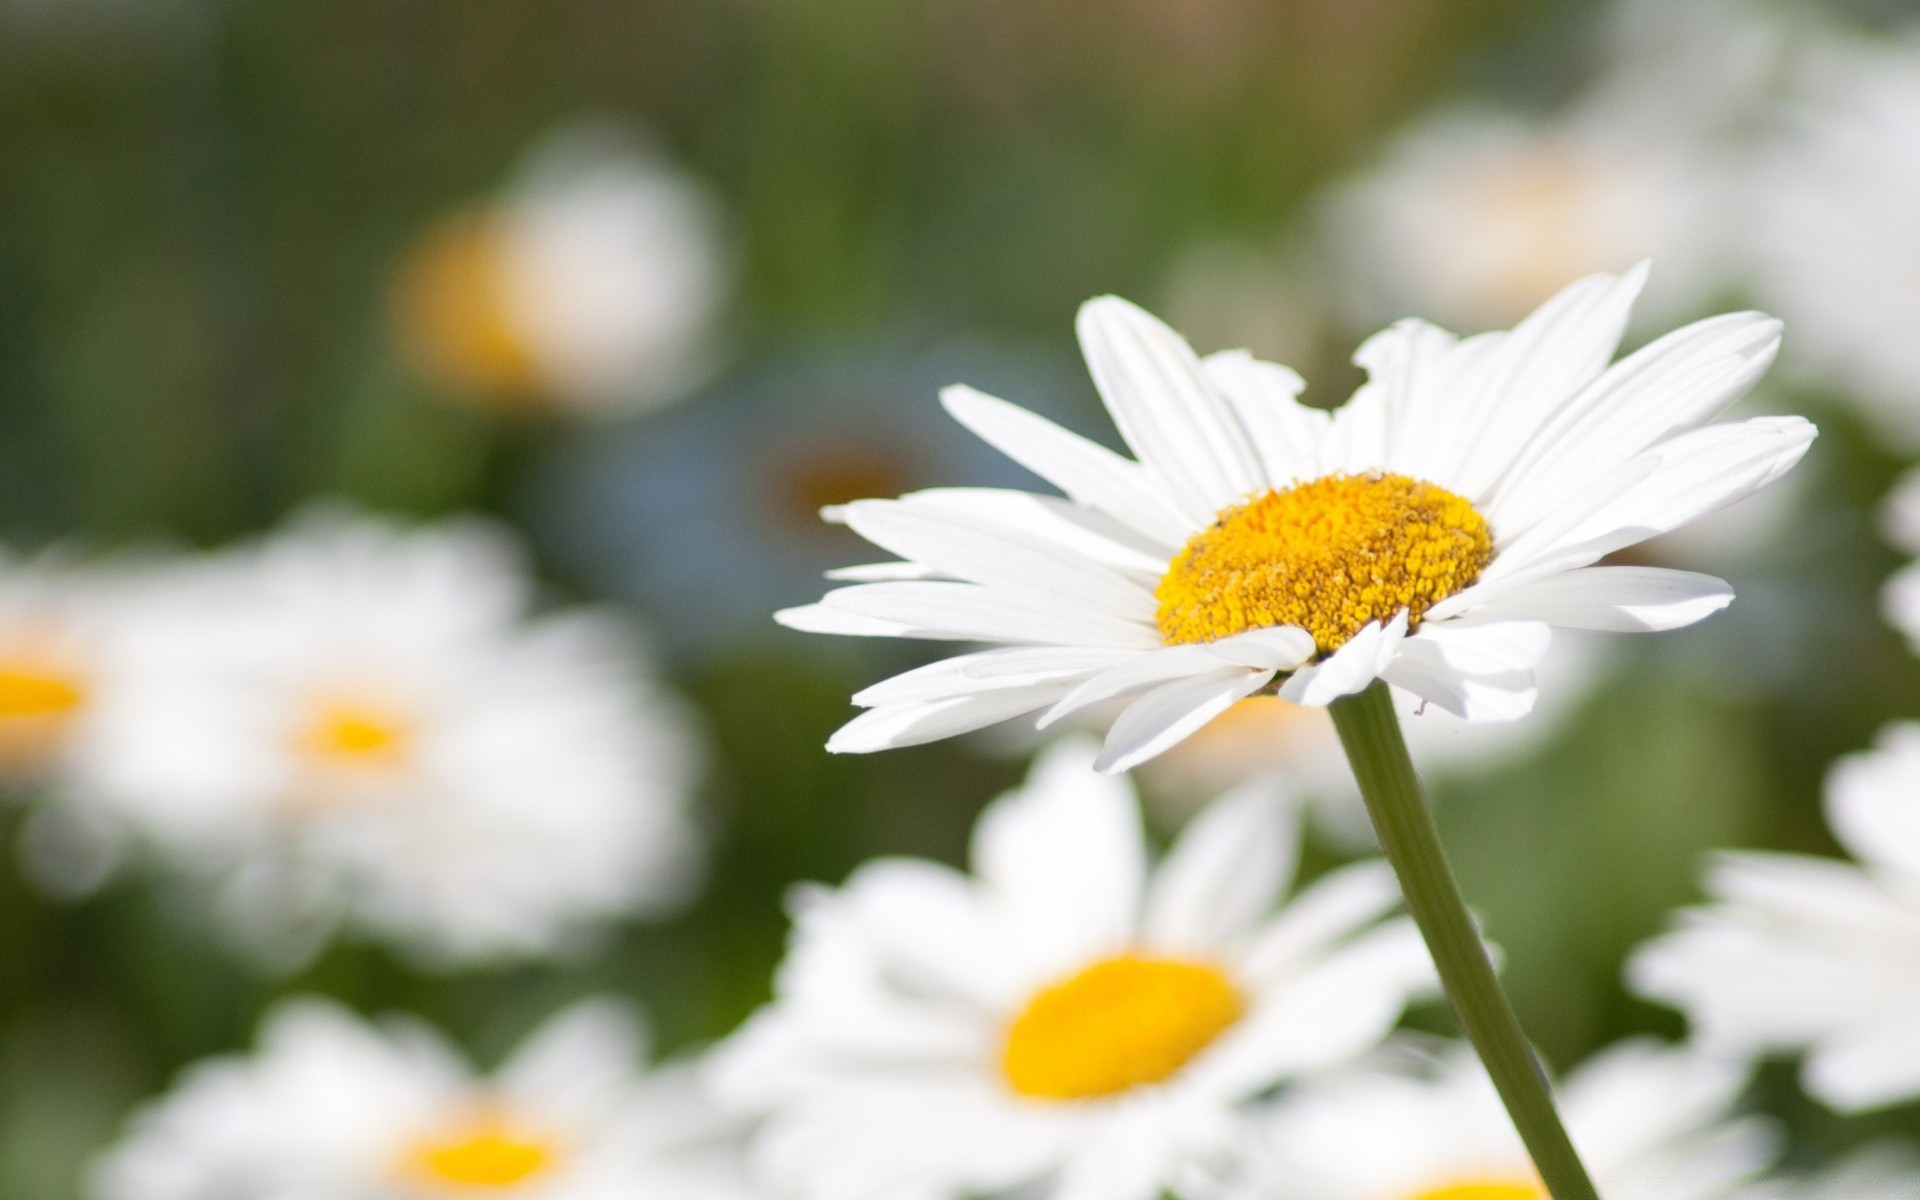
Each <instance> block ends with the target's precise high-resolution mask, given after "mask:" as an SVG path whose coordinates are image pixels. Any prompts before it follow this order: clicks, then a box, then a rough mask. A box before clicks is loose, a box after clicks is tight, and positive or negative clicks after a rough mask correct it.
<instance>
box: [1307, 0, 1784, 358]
mask: <svg viewBox="0 0 1920 1200" xmlns="http://www.w3.org/2000/svg"><path fill="white" fill-rule="evenodd" d="M1778 41H1779V37H1778V34H1777V32H1776V31H1775V30H1774V29H1773V28H1771V27H1770V25H1768V24H1767V23H1765V22H1763V21H1761V20H1759V19H1757V18H1756V17H1755V15H1754V8H1753V6H1752V5H1750V4H1746V3H1740V2H1738V0H1695V2H1688V3H1676V2H1675V0H1652V2H1650V3H1638V4H1628V5H1625V6H1623V7H1622V9H1621V12H1620V14H1619V18H1618V20H1617V26H1616V29H1615V37H1614V45H1613V46H1612V48H1611V52H1610V55H1609V57H1610V59H1611V61H1610V62H1608V63H1607V65H1606V67H1605V68H1604V69H1603V71H1602V73H1601V77H1600V78H1599V79H1598V80H1596V82H1595V83H1594V85H1593V86H1592V87H1591V89H1590V91H1589V92H1588V94H1586V95H1584V96H1582V97H1580V98H1579V99H1577V100H1576V101H1575V102H1573V103H1572V104H1571V105H1569V106H1568V107H1567V108H1566V109H1565V110H1563V111H1561V112H1559V113H1556V114H1554V115H1552V116H1550V117H1544V118H1537V117H1526V116H1520V115H1517V114H1508V113H1502V112H1497V111H1490V110H1479V111H1460V112H1451V113H1444V114H1442V115H1439V116H1437V117H1434V118H1431V119H1429V120H1427V121H1425V122H1424V123H1422V124H1420V125H1418V126H1416V127H1415V128H1413V129H1411V130H1409V131H1408V132H1407V133H1405V134H1404V135H1402V136H1401V137H1400V138H1399V139H1398V140H1397V141H1396V142H1395V143H1394V144H1393V145H1392V146H1391V147H1390V148H1389V150H1388V151H1387V153H1386V155H1385V157H1384V159H1383V161H1381V162H1380V163H1379V165H1377V166H1376V167H1374V168H1373V169H1372V170H1371V171H1370V172H1369V173H1368V174H1366V175H1364V176H1362V177H1360V178H1358V179H1356V180H1354V181H1352V182H1350V183H1348V184H1346V185H1344V186H1342V187H1340V188H1338V189H1337V190H1336V191H1335V192H1334V193H1333V194H1332V195H1331V196H1330V197H1329V200H1328V204H1327V210H1328V223H1329V234H1328V237H1327V239H1326V242H1327V245H1328V247H1329V250H1330V253H1331V254H1332V255H1333V257H1334V259H1335V262H1336V264H1337V266H1336V270H1337V271H1338V274H1339V278H1340V279H1341V283H1342V285H1343V290H1345V291H1346V292H1347V297H1346V300H1347V304H1346V307H1347V308H1349V309H1350V311H1351V315H1352V316H1353V317H1354V318H1355V319H1356V320H1357V321H1358V322H1359V323H1360V324H1361V325H1362V326H1371V325H1374V324H1377V323H1379V322H1381V321H1387V320H1392V319H1393V318H1395V317H1398V316H1402V315H1404V314H1406V313H1422V314H1426V315H1428V316H1431V317H1433V318H1435V319H1437V320H1440V321H1442V322H1444V323H1447V324H1452V325H1458V326H1461V327H1464V328H1468V329H1486V328H1498V327H1502V326H1505V325H1509V324H1511V323H1513V322H1514V321H1515V320H1518V319H1519V318H1520V317H1521V316H1523V315H1525V314H1526V313H1527V312H1529V311H1531V310H1532V309H1533V307H1534V306H1535V305H1537V304H1539V303H1541V302H1542V301H1544V300H1545V299H1546V298H1547V297H1548V296H1550V295H1552V294H1553V293H1554V292H1555V291H1557V290H1558V289H1559V288H1560V287H1561V285H1563V284H1564V283H1565V282H1566V281H1567V280H1569V279H1576V278H1579V277H1580V276H1583V275H1587V274H1591V273H1593V272H1596V271H1620V270H1625V269H1626V268H1627V267H1630V266H1632V265H1633V264H1634V263H1636V262H1638V261H1640V260H1641V259H1644V258H1649V257H1651V258H1653V259H1654V260H1655V261H1657V262H1658V263H1659V264H1660V278H1659V279H1658V280H1657V281H1656V282H1655V284H1654V286H1653V288H1652V289H1651V290H1650V291H1649V293H1648V312H1647V313H1646V314H1645V315H1646V316H1648V317H1650V318H1652V319H1654V320H1656V321H1661V322H1665V321H1671V320H1674V319H1679V318H1684V317H1686V316H1689V315H1694V314H1697V313H1698V312H1699V310H1700V309H1701V307H1702V306H1703V305H1704V304H1705V303H1706V302H1707V301H1708V300H1710V299H1711V298H1712V296H1713V294H1714V292H1715V291H1716V290H1717V289H1719V288H1720V287H1722V286H1724V285H1725V284H1726V283H1727V282H1728V281H1729V280H1730V279H1732V278H1733V277H1734V276H1735V264H1736V257H1735V255H1736V252H1737V250H1738V242H1737V241H1736V240H1734V239H1732V238H1730V237H1729V233H1730V231H1731V229H1732V223H1730V222H1729V220H1728V216H1727V212H1728V202H1729V200H1730V198H1731V196H1732V189H1731V184H1732V182H1733V178H1734V176H1733V161H1734V160H1733V157H1732V153H1731V152H1732V151H1733V150H1734V149H1735V148H1736V144H1734V143H1730V142H1729V141H1727V134H1728V131H1729V126H1731V125H1734V124H1737V123H1738V119H1739V117H1740V116H1741V115H1743V113H1747V110H1749V109H1751V108H1752V107H1753V106H1754V105H1753V102H1754V101H1755V100H1756V99H1757V97H1758V95H1759V93H1760V90H1761V89H1760V86H1759V85H1760V83H1761V81H1762V80H1763V79H1764V78H1765V77H1766V74H1767V71H1766V67H1767V65H1768V63H1769V62H1770V61H1771V60H1772V58H1773V55H1774V51H1775V48H1776V47H1777V44H1778ZM1747 115H1750V113H1748V114H1747Z"/></svg>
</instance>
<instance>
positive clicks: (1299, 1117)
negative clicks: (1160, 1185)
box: [1220, 1040, 1776, 1200]
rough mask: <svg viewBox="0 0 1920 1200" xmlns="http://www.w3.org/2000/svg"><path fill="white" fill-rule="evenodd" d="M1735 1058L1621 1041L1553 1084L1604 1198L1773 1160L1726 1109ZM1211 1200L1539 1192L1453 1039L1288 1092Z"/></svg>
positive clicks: (1532, 1198) (1669, 1189) (1474, 1197)
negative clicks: (1420, 1055)
mask: <svg viewBox="0 0 1920 1200" xmlns="http://www.w3.org/2000/svg"><path fill="white" fill-rule="evenodd" d="M1747 1075H1748V1070H1747V1068H1746V1067H1745V1066H1743V1065H1739V1064H1734V1063H1729V1062H1727V1061H1725V1060H1721V1059H1715V1058H1712V1057H1710V1056H1707V1055H1704V1054H1700V1053H1698V1052H1695V1051H1692V1050H1688V1049H1684V1048H1673V1047H1666V1046H1661V1045H1659V1044H1658V1043H1655V1042H1650V1041H1641V1040H1636V1041H1630V1042H1624V1043H1622V1044H1620V1045H1617V1046H1614V1047H1613V1048H1611V1049H1609V1050H1606V1051H1604V1052H1603V1053H1601V1054H1600V1055H1598V1056H1596V1057H1595V1058H1593V1059H1591V1060H1589V1061H1588V1062H1587V1063H1586V1064H1585V1065H1583V1066H1582V1067H1580V1069H1578V1070H1576V1071H1575V1072H1573V1074H1572V1075H1570V1076H1568V1078H1567V1079H1566V1080H1565V1081H1564V1082H1563V1083H1562V1084H1561V1086H1560V1087H1559V1089H1558V1091H1559V1096H1560V1102H1561V1111H1562V1113H1564V1114H1565V1117H1566V1121H1567V1128H1568V1132H1569V1133H1571V1134H1572V1135H1573V1139H1574V1141H1575V1142H1577V1143H1578V1144H1579V1146H1580V1149H1581V1152H1582V1154H1583V1155H1584V1156H1585V1157H1586V1160H1587V1162H1588V1164H1589V1165H1590V1166H1591V1167H1592V1169H1593V1174H1594V1182H1595V1183H1597V1184H1598V1185H1599V1187H1600V1189H1601V1191H1602V1192H1603V1193H1604V1194H1605V1195H1607V1196H1609V1197H1615V1198H1617V1200H1717V1198H1719V1197H1723V1196H1729V1195H1732V1194H1734V1193H1736V1192H1737V1191H1738V1189H1740V1187H1741V1186H1742V1185H1743V1184H1745V1183H1747V1182H1749V1181H1751V1180H1752V1178H1753V1176H1754V1175H1755V1174H1756V1173H1757V1172H1759V1171H1760V1170H1761V1169H1762V1168H1763V1167H1765V1166H1766V1165H1767V1163H1768V1162H1769V1161H1770V1160H1771V1159H1772V1157H1773V1154H1774V1150H1775V1141H1776V1138H1775V1134H1774V1131H1773V1130H1772V1129H1771V1127H1770V1126H1769V1124H1768V1123H1767V1122H1766V1121H1764V1120H1762V1119H1760V1118H1754V1117H1736V1116H1734V1115H1733V1107H1734V1102H1735V1101H1736V1100H1738V1099H1739V1096H1740V1092H1741V1089H1742V1088H1744V1087H1745V1086H1746V1081H1747ZM1251 1145H1252V1147H1253V1151H1252V1153H1251V1154H1249V1156H1248V1169H1247V1170H1246V1171H1245V1173H1244V1175H1243V1176H1242V1177H1240V1178H1238V1179H1236V1180H1235V1181H1234V1183H1233V1184H1232V1185H1231V1186H1229V1187H1227V1188H1226V1189H1224V1190H1223V1191H1222V1192H1221V1193H1220V1197H1221V1200H1292V1198H1293V1197H1299V1198H1301V1200H1546V1191H1545V1189H1544V1188H1542V1187H1541V1185H1540V1180H1539V1177H1538V1176H1536V1175H1535V1174H1534V1171H1533V1166H1532V1164H1531V1163H1530V1162H1528V1160H1527V1154H1526V1151H1525V1150H1524V1149H1523V1148H1522V1147H1521V1145H1520V1141H1519V1139H1518V1138H1516V1137H1514V1135H1513V1127H1512V1126H1511V1125H1510V1124H1509V1123H1508V1121H1507V1117H1506V1114H1505V1113H1504V1112H1502V1111H1501V1108H1500V1100H1499V1097H1498V1096H1496V1095H1495V1094H1494V1090H1493V1087H1492V1085H1491V1084H1490V1083H1489V1081H1488V1079H1487V1075H1486V1072H1485V1070H1483V1069H1482V1068H1481V1066H1480V1064H1479V1062H1478V1061H1477V1060H1475V1059H1474V1057H1473V1055H1472V1053H1471V1052H1470V1051H1468V1050H1467V1048H1466V1047H1464V1046H1461V1047H1459V1048H1458V1049H1457V1050H1456V1051H1454V1052H1452V1053H1449V1054H1447V1055H1445V1056H1444V1057H1443V1058H1441V1059H1440V1060H1439V1061H1437V1062H1428V1063H1425V1064H1418V1063H1417V1062H1416V1061H1408V1062H1406V1063H1403V1064H1400V1065H1397V1066H1386V1065H1373V1066H1365V1067H1355V1068H1352V1069H1350V1070H1347V1071H1342V1072H1339V1073H1337V1074H1336V1075H1333V1076H1330V1077H1328V1078H1326V1079H1324V1080H1321V1081H1317V1082H1312V1083H1306V1084H1302V1085H1301V1086H1300V1087H1299V1088H1297V1089H1295V1090H1293V1091H1292V1092H1290V1093H1288V1095H1287V1096H1286V1097H1285V1098H1284V1099H1282V1100H1281V1101H1280V1102H1278V1103H1277V1104H1276V1105H1275V1106H1274V1107H1273V1109H1272V1110H1271V1115H1269V1116H1267V1117H1266V1118H1265V1119H1264V1120H1262V1122H1261V1124H1260V1128H1259V1131H1258V1134H1257V1136H1256V1137H1255V1138H1254V1139H1253V1140H1252V1142H1251Z"/></svg>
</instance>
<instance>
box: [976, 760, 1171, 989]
mask: <svg viewBox="0 0 1920 1200" xmlns="http://www.w3.org/2000/svg"><path fill="white" fill-rule="evenodd" d="M1094 755H1095V751H1094V748H1093V745H1092V743H1091V742H1087V741H1083V740H1081V739H1077V738H1076V739H1072V740H1070V741H1066V742H1062V743H1061V744H1059V745H1057V746H1055V747H1053V748H1052V749H1050V750H1048V751H1047V752H1046V753H1045V754H1044V755H1042V756H1041V757H1040V759H1039V760H1038V761H1036V762H1035V763H1034V766H1033V769H1032V771H1031V772H1029V774H1028V777H1027V782H1026V783H1025V785H1023V786H1022V787H1020V788H1019V789H1017V790H1015V791H1012V792H1009V793H1008V794H1007V795H1005V796H1003V797H1001V798H1000V799H998V800H995V801H994V802H993V803H992V804H991V805H989V806H988V808H987V810H986V812H984V813H983V814H981V817H980V820H979V822H978V823H977V824H976V825H975V826H974V831H973V851H972V854H973V870H974V874H975V875H976V876H977V877H978V878H979V879H980V881H981V884H982V886H983V887H984V888H986V889H988V890H990V891H991V893H992V894H994V895H996V896H997V897H999V898H1000V900H1001V902H1002V903H1003V905H1004V909H1005V911H1006V912H1007V913H1008V914H1009V915H1010V917H1012V918H1013V919H1015V920H1017V921H1018V922H1019V923H1020V933H1021V937H1022V939H1023V940H1028V941H1035V942H1038V943H1040V944H1042V945H1043V946H1044V947H1045V948H1046V952H1047V953H1048V954H1049V955H1051V956H1053V957H1055V958H1061V959H1066V958H1072V957H1074V956H1076V955H1079V956H1083V957H1082V961H1083V962H1084V961H1086V960H1087V959H1090V958H1091V957H1092V956H1095V955H1098V954H1101V953H1105V952H1110V951H1112V950H1113V949H1114V948H1116V947H1118V946H1121V945H1124V944H1125V943H1126V941H1127V940H1128V938H1129V937H1131V935H1132V933H1133V929H1134V926H1135V924H1136V922H1137V921H1138V919H1139V912H1140V895H1141V890H1142V888H1143V886H1144V882H1145V876H1146V860H1147V851H1146V843H1145V839H1144V837H1143V836H1142V834H1141V831H1140V811H1139V805H1138V802H1137V801H1136V800H1135V798H1134V794H1133V788H1132V786H1131V785H1130V784H1129V783H1128V782H1127V781H1126V780H1124V779H1114V778H1109V777H1108V776H1105V775H1102V774H1099V773H1097V772H1096V771H1095V770H1094Z"/></svg>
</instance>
